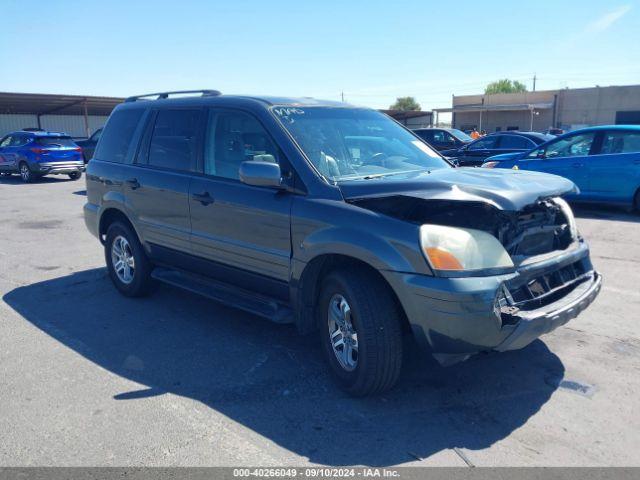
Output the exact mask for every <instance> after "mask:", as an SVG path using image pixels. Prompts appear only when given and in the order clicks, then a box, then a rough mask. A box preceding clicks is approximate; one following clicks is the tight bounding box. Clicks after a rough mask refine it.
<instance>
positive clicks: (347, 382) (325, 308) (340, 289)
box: [317, 269, 402, 396]
mask: <svg viewBox="0 0 640 480" xmlns="http://www.w3.org/2000/svg"><path fill="white" fill-rule="evenodd" d="M317 314H318V323H319V325H320V340H321V342H322V348H323V351H324V354H325V357H326V359H327V361H328V363H329V366H330V367H331V370H332V372H333V374H334V377H335V378H336V380H337V381H338V384H339V385H340V386H341V387H342V388H343V389H344V390H345V391H347V392H348V393H350V394H351V395H354V396H364V395H371V394H374V393H380V392H383V391H385V390H388V389H390V388H391V387H393V385H394V384H395V383H396V381H397V379H398V376H399V374H400V369H401V366H402V329H401V321H402V313H401V311H400V308H399V306H398V304H397V302H396V300H395V298H394V297H393V295H392V292H391V291H390V289H389V287H388V286H387V285H386V284H385V283H384V281H383V280H382V279H381V278H378V277H376V276H375V274H374V273H371V272H367V271H365V270H358V269H355V270H341V271H337V272H333V273H331V274H329V275H328V276H327V277H326V278H325V279H324V281H323V284H322V291H321V293H320V299H319V303H318V309H317Z"/></svg>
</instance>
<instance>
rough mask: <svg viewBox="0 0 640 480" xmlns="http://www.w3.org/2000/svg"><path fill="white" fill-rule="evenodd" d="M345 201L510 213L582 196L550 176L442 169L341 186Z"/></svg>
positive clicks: (575, 188)
mask: <svg viewBox="0 0 640 480" xmlns="http://www.w3.org/2000/svg"><path fill="white" fill-rule="evenodd" d="M338 186H339V187H340V190H341V191H342V195H343V196H344V198H345V199H346V200H353V199H356V198H372V197H385V196H391V195H405V196H410V197H416V198H422V199H427V200H428V199H434V200H461V201H468V202H473V201H476V202H486V203H489V204H491V205H493V206H495V207H496V208H499V209H501V210H507V211H517V210H521V209H522V208H523V207H525V206H526V205H529V204H532V203H535V202H536V200H538V199H540V198H546V197H553V196H559V195H564V194H567V193H579V190H578V187H576V185H575V184H574V183H573V182H572V181H571V180H567V179H566V178H563V177H558V176H557V175H550V174H548V173H540V172H528V171H523V170H506V169H504V170H495V169H489V168H471V167H469V168H442V169H438V170H432V171H431V173H428V172H424V173H419V174H410V175H407V176H403V177H400V176H391V177H387V178H384V179H382V178H378V179H370V180H350V181H345V182H340V183H339V184H338Z"/></svg>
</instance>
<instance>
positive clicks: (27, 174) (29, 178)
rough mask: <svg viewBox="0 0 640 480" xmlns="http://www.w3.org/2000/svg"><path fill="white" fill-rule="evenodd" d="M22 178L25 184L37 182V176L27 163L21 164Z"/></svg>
mask: <svg viewBox="0 0 640 480" xmlns="http://www.w3.org/2000/svg"><path fill="white" fill-rule="evenodd" d="M19 168H20V178H21V179H22V181H23V182H24V183H31V182H33V181H34V180H35V175H34V174H33V172H32V171H31V169H30V168H29V165H27V162H22V163H20V167H19Z"/></svg>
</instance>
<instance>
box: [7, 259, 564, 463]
mask: <svg viewBox="0 0 640 480" xmlns="http://www.w3.org/2000/svg"><path fill="white" fill-rule="evenodd" d="M3 300H4V301H5V302H6V303H7V304H8V305H9V306H11V307H12V308H13V309H14V310H15V311H16V312H18V313H19V314H20V315H21V316H22V317H24V318H25V319H26V320H27V321H29V322H31V323H32V324H33V325H35V326H36V327H38V328H39V329H41V330H42V331H44V332H45V333H47V334H48V335H50V336H51V337H53V338H55V339H56V340H58V341H59V342H61V343H63V344H64V345H66V346H68V347H69V348H71V349H73V350H75V351H76V352H77V353H78V354H80V355H83V356H84V357H86V358H87V359H89V360H91V361H92V362H94V363H96V364H97V365H99V366H101V367H103V368H105V369H107V370H109V371H111V372H114V373H115V374H117V375H120V376H122V377H125V378H127V379H130V380H133V381H135V382H138V383H141V384H143V385H145V388H143V389H139V390H135V391H129V392H120V393H118V394H117V395H115V396H114V397H113V398H114V400H115V401H125V402H129V401H136V399H142V398H145V397H151V396H157V395H163V394H165V393H167V392H171V393H174V394H177V395H182V396H185V397H189V398H192V399H194V400H197V401H199V402H202V403H203V404H205V405H207V406H208V407H210V408H212V409H214V410H216V411H218V412H220V413H222V414H224V415H225V416H227V417H228V418H230V419H232V420H234V421H235V422H238V423H240V424H241V425H243V426H245V427H247V428H249V429H251V430H253V431H255V432H257V433H258V434H260V435H262V436H264V437H266V438H267V439H269V440H270V441H273V442H274V443H275V444H277V445H280V446H281V447H283V448H286V449H288V450H290V451H292V452H295V453H296V454H298V455H302V456H304V457H307V458H309V459H310V461H312V462H316V463H320V464H326V465H370V466H387V465H396V464H401V463H405V462H409V461H414V460H415V459H416V458H427V457H429V456H431V455H433V454H435V453H437V452H439V451H441V450H444V449H450V448H453V447H460V448H465V449H470V450H475V449H483V448H486V447H489V446H490V445H492V444H493V443H495V442H497V441H499V440H501V439H504V438H505V437H507V436H508V435H509V434H510V433H511V432H513V431H514V430H515V429H517V428H519V427H521V426H522V425H524V424H525V423H526V422H527V421H528V419H529V418H531V416H533V415H534V414H535V413H536V412H538V411H539V410H540V408H541V407H542V405H544V404H545V402H547V401H548V400H549V398H550V397H551V395H552V394H553V392H554V390H555V389H556V388H557V385H558V384H559V383H560V382H559V379H561V378H562V377H563V375H564V367H563V364H562V362H561V361H560V359H559V358H558V357H557V356H556V355H554V354H553V353H552V352H550V351H549V349H548V348H547V347H546V345H545V344H544V343H543V342H541V341H536V342H534V343H532V344H531V345H530V346H529V347H527V348H526V349H524V350H521V351H518V352H508V353H503V354H495V355H493V354H490V355H481V356H478V357H476V358H472V359H471V360H469V361H467V362H465V363H463V364H459V365H456V366H453V367H449V368H442V367H440V366H438V365H437V364H436V363H435V362H434V361H432V360H427V359H425V358H424V356H423V355H422V354H420V353H419V352H418V351H417V350H416V349H415V348H410V349H409V352H408V353H407V358H408V362H407V366H406V368H405V369H404V371H403V375H402V377H401V379H400V382H399V384H398V386H397V387H396V388H395V389H394V390H392V391H391V392H388V393H386V394H384V395H383V396H378V397H373V398H365V399H354V398H350V397H349V396H347V395H346V394H344V393H343V392H341V391H340V390H338V389H337V387H335V385H334V384H333V383H332V381H331V378H330V377H329V375H328V372H327V371H326V368H325V366H324V362H323V359H322V358H321V351H320V348H319V345H318V342H317V340H316V339H315V338H314V337H313V336H310V337H301V336H298V335H297V333H296V332H295V329H294V328H293V327H292V326H289V325H276V324H272V323H269V322H267V321H264V320H262V319H259V318H257V317H254V316H252V315H249V314H245V313H242V312H239V311H236V310H234V309H230V308H226V307H223V306H220V305H218V304H216V303H213V302H211V301H209V300H207V299H204V298H200V297H198V296H195V295H192V294H190V293H188V292H183V291H181V290H178V289H173V288H169V287H164V286H161V287H160V291H158V292H156V294H154V295H152V296H151V297H148V298H144V299H130V298H125V297H123V296H121V295H120V294H118V293H117V292H116V290H115V289H114V288H113V286H112V285H111V283H110V281H109V279H108V277H107V275H106V272H105V270H104V269H93V270H87V271H83V272H78V273H74V274H72V275H69V276H65V277H60V278H55V279H52V280H47V281H44V282H40V283H35V284H32V285H27V286H23V287H19V288H16V289H14V290H12V291H10V292H9V293H7V294H6V295H5V296H4V297H3ZM60 368H64V367H63V366H61V367H60ZM214 433H215V432H212V434H214Z"/></svg>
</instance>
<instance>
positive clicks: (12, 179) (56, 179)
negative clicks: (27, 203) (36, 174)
mask: <svg viewBox="0 0 640 480" xmlns="http://www.w3.org/2000/svg"><path fill="white" fill-rule="evenodd" d="M75 181H77V180H71V179H70V178H69V177H67V176H66V175H64V176H63V175H51V176H47V177H40V178H37V179H35V180H34V181H33V182H32V183H29V184H25V183H24V182H23V181H22V179H21V178H20V175H17V174H15V175H11V176H8V177H7V176H4V175H2V176H0V185H37V184H38V183H60V182H75Z"/></svg>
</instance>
